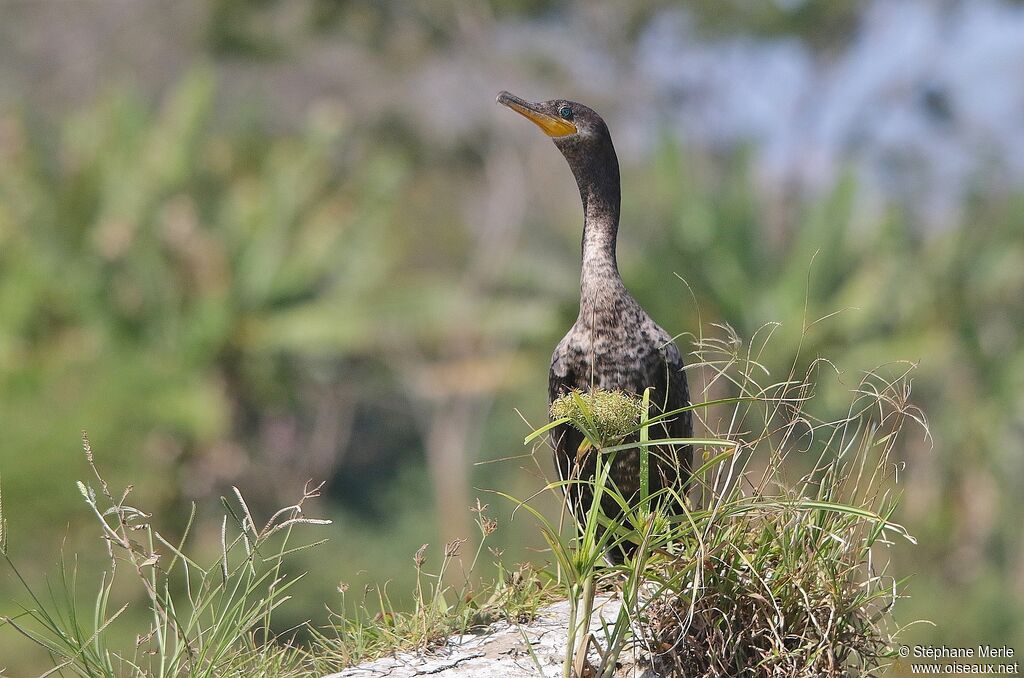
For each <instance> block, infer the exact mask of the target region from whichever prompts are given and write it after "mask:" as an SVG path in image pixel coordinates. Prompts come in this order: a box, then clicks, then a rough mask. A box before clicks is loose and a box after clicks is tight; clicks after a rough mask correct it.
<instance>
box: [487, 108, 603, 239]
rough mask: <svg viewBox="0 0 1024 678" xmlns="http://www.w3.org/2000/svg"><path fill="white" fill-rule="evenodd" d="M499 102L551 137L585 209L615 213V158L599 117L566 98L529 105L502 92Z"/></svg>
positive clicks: (592, 111) (591, 110)
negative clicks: (577, 189) (590, 208)
mask: <svg viewBox="0 0 1024 678" xmlns="http://www.w3.org/2000/svg"><path fill="white" fill-rule="evenodd" d="M498 102H499V103H501V104H502V105H505V107H508V108H509V109H512V110H513V111H515V112H516V113H518V114H519V115H521V116H522V117H523V118H526V119H527V120H529V121H531V122H532V123H535V124H536V125H537V126H538V127H540V128H541V130H542V131H543V132H544V133H545V134H547V135H548V136H550V137H551V140H552V141H554V142H555V145H556V146H558V150H559V151H561V152H562V155H563V156H565V160H566V161H568V164H569V169H571V170H572V175H573V176H575V180H577V184H578V185H579V186H580V195H581V196H582V197H583V201H584V206H585V209H586V206H587V205H591V206H599V205H600V206H599V207H598V209H601V210H603V211H604V213H606V214H608V215H612V214H617V211H618V159H617V158H616V157H615V149H614V146H613V145H612V144H611V134H610V133H609V132H608V126H607V125H605V124H604V121H603V120H601V116H599V115H597V114H596V113H595V112H594V110H593V109H591V108H589V107H586V105H584V104H583V103H577V102H575V101H567V100H565V99H553V100H551V101H542V102H540V103H531V102H530V101H526V100H523V99H521V98H519V97H518V96H516V95H514V94H510V93H509V92H502V93H501V94H499V95H498ZM613 218H615V219H617V217H613Z"/></svg>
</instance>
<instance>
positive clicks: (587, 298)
mask: <svg viewBox="0 0 1024 678" xmlns="http://www.w3.org/2000/svg"><path fill="white" fill-rule="evenodd" d="M616 188H618V187H616ZM581 193H582V198H583V213H584V221H583V248H582V249H583V265H582V271H581V275H580V311H581V313H582V314H587V313H588V312H594V311H599V310H601V309H603V308H604V307H606V306H608V305H609V304H613V303H614V298H615V296H616V295H617V293H618V292H619V291H620V290H624V287H623V285H622V278H621V277H620V276H619V267H618V264H617V262H616V260H615V243H616V238H617V236H618V230H619V204H618V199H617V198H618V191H616V192H615V196H614V197H615V198H616V199H615V200H614V201H610V200H608V197H609V196H608V195H607V193H605V194H603V195H601V194H597V195H595V194H590V195H588V194H587V193H585V192H583V191H581Z"/></svg>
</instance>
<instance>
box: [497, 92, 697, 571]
mask: <svg viewBox="0 0 1024 678" xmlns="http://www.w3.org/2000/svg"><path fill="white" fill-rule="evenodd" d="M498 101H499V102H500V103H502V104H505V105H506V106H509V108H512V109H513V110H515V111H517V112H519V113H521V114H522V115H524V116H526V117H527V118H529V119H530V120H532V121H533V122H535V123H536V124H537V125H538V126H540V127H541V128H542V129H543V130H544V131H545V132H546V133H548V135H549V136H551V137H552V138H553V140H554V142H555V145H556V146H557V147H558V148H559V150H561V151H562V154H563V155H564V156H565V158H566V160H567V161H568V162H569V167H570V168H571V169H572V172H573V175H574V176H575V177H576V182H577V185H578V186H579V189H580V197H581V199H582V202H583V212H584V225H583V247H582V274H581V276H580V312H579V316H578V317H577V318H576V322H575V323H574V324H573V326H572V328H571V329H570V330H569V332H568V333H567V334H566V335H565V337H563V338H562V340H561V341H560V342H559V343H558V346H557V347H556V348H555V351H554V354H553V355H552V356H551V370H550V372H549V380H548V404H549V405H550V403H551V402H552V401H554V400H555V399H556V398H558V397H560V396H563V395H565V394H567V393H569V392H571V391H573V390H578V391H583V392H589V391H592V390H594V389H604V390H611V391H623V392H626V393H630V394H635V395H640V394H642V393H643V392H644V390H645V389H646V388H648V387H650V388H652V389H653V391H652V395H651V402H652V404H654V405H656V407H657V409H659V410H661V411H663V412H669V411H674V410H678V409H679V408H682V407H685V406H686V405H688V404H689V392H688V390H687V384H686V376H685V374H684V373H683V371H682V370H683V360H682V356H681V355H680V353H679V349H678V348H676V346H675V344H673V343H672V337H671V336H670V335H669V334H668V333H667V332H666V331H665V330H663V329H662V328H661V327H659V326H658V325H657V323H655V322H654V321H653V320H652V319H651V317H650V316H649V315H648V314H647V312H646V311H644V310H643V308H642V307H641V306H640V304H639V303H637V301H636V300H635V299H634V298H633V297H632V296H631V295H630V294H629V292H628V291H627V290H626V287H625V285H624V284H623V281H622V278H621V276H620V275H619V271H618V266H617V263H616V259H615V245H616V237H617V235H618V227H619V203H620V182H619V164H618V159H617V158H616V155H615V148H614V146H613V145H612V141H611V135H610V134H609V132H608V128H607V126H606V125H605V123H604V121H603V120H602V119H601V118H600V116H598V115H597V114H596V113H595V112H594V111H592V110H591V109H590V108H587V107H586V106H583V105H582V104H578V103H576V102H571V101H549V102H545V103H541V104H530V103H527V102H525V101H523V100H522V99H519V98H517V97H514V96H512V95H510V94H508V93H507V92H502V93H501V94H500V95H499V97H498ZM659 429H660V430H659V431H658V432H657V435H652V439H653V438H661V439H668V438H672V439H679V438H689V437H691V436H692V430H693V429H692V421H691V417H690V413H689V412H688V411H687V412H683V413H680V414H678V415H677V416H675V417H673V418H670V419H669V420H667V421H666V422H665V423H664V425H663V426H660V427H659ZM551 443H552V447H553V449H554V453H555V465H556V467H557V469H558V473H559V476H560V477H561V478H562V479H563V480H582V481H583V482H582V483H569V484H568V485H567V486H566V501H567V504H568V507H569V510H570V512H571V513H572V515H573V516H574V517H575V518H576V520H577V521H578V522H580V523H582V522H583V521H584V520H585V517H586V511H588V510H589V509H590V506H591V501H592V492H591V487H590V486H589V485H588V484H587V481H589V480H590V479H592V478H593V477H594V473H595V469H596V465H597V460H596V457H595V455H594V454H584V455H582V456H581V455H580V453H579V450H580V445H581V444H582V443H583V435H582V433H580V432H579V431H577V430H576V429H574V428H573V427H572V426H571V425H569V424H562V425H561V426H558V427H556V428H555V429H553V431H552V434H551ZM650 454H651V464H650V469H651V472H650V489H651V492H652V493H654V492H657V491H658V490H659V489H661V488H665V487H673V488H674V489H675V490H676V494H675V496H676V497H682V495H683V493H684V491H683V485H684V484H685V482H686V481H687V480H688V477H689V470H690V448H689V446H686V445H675V446H673V445H663V446H658V447H654V448H652V449H651V452H650ZM639 457H640V452H639V450H638V449H630V450H625V451H622V452H619V453H618V454H617V456H616V457H615V459H614V462H613V466H612V470H611V474H610V476H611V479H612V481H613V482H614V484H615V487H616V489H617V490H618V492H619V493H620V494H622V496H623V497H625V498H626V499H627V501H629V502H630V503H634V502H635V501H636V500H637V498H638V497H639V489H640V459H639ZM602 509H603V511H604V512H605V514H606V515H608V516H610V517H612V518H614V517H615V516H616V515H618V514H619V513H620V512H621V508H620V506H619V505H618V503H617V502H615V501H614V499H612V498H611V497H610V496H608V497H606V498H605V500H604V501H603V502H602ZM631 550H632V548H631V547H630V546H629V545H626V546H624V547H623V548H622V549H621V550H620V549H614V550H612V551H610V552H609V554H608V555H609V557H610V559H611V560H612V561H613V562H621V560H622V557H623V553H625V554H629V553H630V552H631Z"/></svg>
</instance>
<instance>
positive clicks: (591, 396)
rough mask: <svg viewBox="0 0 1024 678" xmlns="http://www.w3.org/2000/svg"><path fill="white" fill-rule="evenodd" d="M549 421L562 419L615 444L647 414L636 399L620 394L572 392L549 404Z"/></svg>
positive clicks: (596, 391) (627, 394)
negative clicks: (550, 419)
mask: <svg viewBox="0 0 1024 678" xmlns="http://www.w3.org/2000/svg"><path fill="white" fill-rule="evenodd" d="M550 412H551V418H552V419H555V420H558V419H564V420H567V421H568V422H569V423H571V424H572V425H573V426H575V427H576V428H577V429H579V430H580V431H584V432H587V433H591V434H592V435H594V436H595V437H596V438H597V439H598V440H599V441H601V443H602V444H604V445H615V444H616V443H619V442H621V441H622V439H623V438H625V437H626V436H627V435H629V434H630V433H633V432H634V431H636V430H637V426H638V425H639V424H640V417H641V416H642V415H643V414H644V413H645V412H646V410H645V408H644V406H643V402H642V400H641V398H640V397H639V396H634V395H632V394H629V393H623V392H622V391H608V390H604V389H595V390H594V391H591V392H589V393H584V392H582V391H572V392H570V393H567V394H566V395H564V396H561V397H560V398H557V399H555V400H554V402H552V403H551V408H550Z"/></svg>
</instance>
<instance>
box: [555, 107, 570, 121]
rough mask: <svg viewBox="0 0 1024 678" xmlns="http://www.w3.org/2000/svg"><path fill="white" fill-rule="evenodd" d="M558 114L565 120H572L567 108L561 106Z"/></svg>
mask: <svg viewBox="0 0 1024 678" xmlns="http://www.w3.org/2000/svg"><path fill="white" fill-rule="evenodd" d="M558 114H559V115H560V116H562V117H563V118H565V119H566V120H572V109H571V108H569V107H568V106H562V107H561V108H559V109H558Z"/></svg>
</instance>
